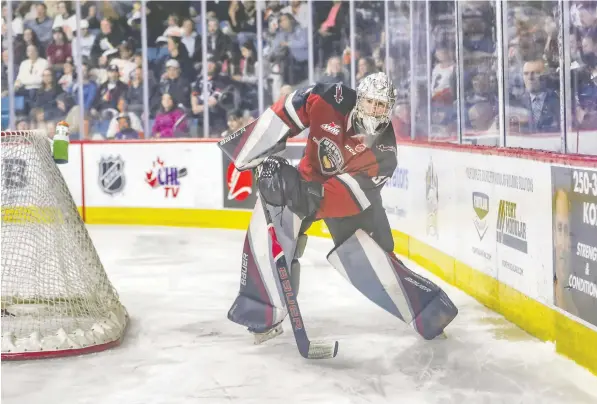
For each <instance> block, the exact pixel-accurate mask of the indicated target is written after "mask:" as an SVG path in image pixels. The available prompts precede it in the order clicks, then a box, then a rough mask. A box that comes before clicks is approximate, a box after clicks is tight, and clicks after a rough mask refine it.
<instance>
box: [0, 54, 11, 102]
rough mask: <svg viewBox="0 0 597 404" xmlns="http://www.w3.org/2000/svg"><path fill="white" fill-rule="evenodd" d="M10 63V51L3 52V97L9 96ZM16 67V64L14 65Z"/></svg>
mask: <svg viewBox="0 0 597 404" xmlns="http://www.w3.org/2000/svg"><path fill="white" fill-rule="evenodd" d="M9 63H10V59H9V58H8V50H3V51H2V75H1V77H2V87H1V91H2V97H6V96H7V95H8V65H9ZM13 67H14V64H13Z"/></svg>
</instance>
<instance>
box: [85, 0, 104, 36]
mask: <svg viewBox="0 0 597 404" xmlns="http://www.w3.org/2000/svg"><path fill="white" fill-rule="evenodd" d="M81 3H82V4H81V13H82V14H83V18H84V19H85V20H86V21H87V22H88V23H89V29H91V30H96V29H100V20H99V17H98V13H97V4H96V3H95V1H87V0H82V1H81Z"/></svg>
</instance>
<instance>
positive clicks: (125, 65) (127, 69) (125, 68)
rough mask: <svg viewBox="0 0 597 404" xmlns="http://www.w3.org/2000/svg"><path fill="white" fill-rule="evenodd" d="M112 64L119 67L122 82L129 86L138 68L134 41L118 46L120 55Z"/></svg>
mask: <svg viewBox="0 0 597 404" xmlns="http://www.w3.org/2000/svg"><path fill="white" fill-rule="evenodd" d="M110 64H111V65H115V66H118V70H119V71H120V80H121V81H122V82H123V83H125V84H128V82H129V81H130V79H131V76H132V74H133V72H134V71H135V68H136V67H137V66H136V64H135V62H134V56H133V44H132V41H130V40H129V41H122V42H121V43H120V44H119V45H118V53H117V54H115V56H114V58H112V59H111V60H110Z"/></svg>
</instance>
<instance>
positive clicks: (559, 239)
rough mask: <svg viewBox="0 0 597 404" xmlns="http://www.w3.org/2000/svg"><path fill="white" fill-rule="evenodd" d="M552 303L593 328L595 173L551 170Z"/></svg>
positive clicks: (596, 295) (596, 309) (596, 306)
mask: <svg viewBox="0 0 597 404" xmlns="http://www.w3.org/2000/svg"><path fill="white" fill-rule="evenodd" d="M551 179H552V180H551V184H552V201H553V204H552V207H553V209H552V210H553V212H552V224H553V297H554V304H555V305H556V306H557V307H559V308H561V309H563V310H565V311H566V312H568V313H570V314H573V315H575V316H577V317H579V318H581V319H583V320H585V321H587V322H589V323H591V324H593V325H596V326H597V170H594V169H587V168H576V167H560V166H552V167H551Z"/></svg>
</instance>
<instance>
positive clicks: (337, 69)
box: [319, 56, 346, 83]
mask: <svg viewBox="0 0 597 404" xmlns="http://www.w3.org/2000/svg"><path fill="white" fill-rule="evenodd" d="M319 81H320V82H322V83H346V76H345V75H344V70H343V68H342V60H341V59H340V57H339V56H332V57H331V58H329V59H328V63H327V67H326V69H325V73H324V74H323V76H322V77H321V78H320V79H319Z"/></svg>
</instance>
